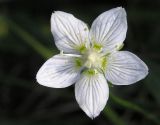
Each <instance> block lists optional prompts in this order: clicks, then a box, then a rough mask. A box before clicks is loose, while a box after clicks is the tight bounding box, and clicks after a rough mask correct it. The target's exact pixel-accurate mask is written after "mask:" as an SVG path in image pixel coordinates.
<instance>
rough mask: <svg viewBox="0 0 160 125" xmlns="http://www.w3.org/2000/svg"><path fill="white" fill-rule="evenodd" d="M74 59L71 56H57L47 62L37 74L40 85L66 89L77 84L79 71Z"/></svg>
mask: <svg viewBox="0 0 160 125" xmlns="http://www.w3.org/2000/svg"><path fill="white" fill-rule="evenodd" d="M74 58H75V57H74V56H71V55H70V56H67V55H55V56H53V57H52V58H50V59H49V60H47V61H46V62H45V63H44V64H43V66H42V67H41V68H40V69H39V71H38V73H37V76H36V79H37V81H38V83H39V84H41V85H44V86H48V87H53V88H64V87H68V86H70V85H72V84H73V83H75V82H76V80H77V79H78V77H79V71H78V69H76V68H75V62H74Z"/></svg>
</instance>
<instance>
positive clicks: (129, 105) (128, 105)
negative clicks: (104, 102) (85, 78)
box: [110, 93, 160, 125]
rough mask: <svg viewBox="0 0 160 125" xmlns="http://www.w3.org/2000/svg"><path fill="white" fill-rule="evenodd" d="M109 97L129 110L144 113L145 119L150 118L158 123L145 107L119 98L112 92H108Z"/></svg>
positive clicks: (159, 122)
mask: <svg viewBox="0 0 160 125" xmlns="http://www.w3.org/2000/svg"><path fill="white" fill-rule="evenodd" d="M110 98H111V99H112V100H113V101H114V102H116V103H118V104H119V105H121V106H123V107H125V108H128V109H131V110H134V111H136V112H138V113H140V114H142V115H144V116H145V117H146V118H147V119H150V120H151V121H153V122H154V123H156V124H157V125H160V120H159V119H158V118H157V117H156V116H155V115H153V114H151V113H149V112H148V111H146V110H145V109H143V108H142V107H140V106H138V105H136V104H134V103H131V102H129V101H126V100H124V99H121V98H120V97H117V96H115V95H113V94H111V93H110Z"/></svg>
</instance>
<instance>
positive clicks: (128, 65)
mask: <svg viewBox="0 0 160 125" xmlns="http://www.w3.org/2000/svg"><path fill="white" fill-rule="evenodd" d="M107 63H108V64H107V68H106V73H105V76H106V78H107V80H109V81H110V82H112V84H115V85H129V84H133V83H135V82H137V81H139V80H141V79H143V78H145V77H146V75H147V74H148V67H147V65H146V64H145V63H144V62H143V61H142V60H141V59H140V58H138V57H137V56H136V55H134V54H133V53H131V52H127V51H117V52H115V53H112V54H111V55H110V56H109V58H108V60H107Z"/></svg>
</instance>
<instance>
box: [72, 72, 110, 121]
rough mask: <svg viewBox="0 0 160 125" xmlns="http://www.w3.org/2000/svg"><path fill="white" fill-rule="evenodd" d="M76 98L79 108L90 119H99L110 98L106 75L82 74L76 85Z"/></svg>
mask: <svg viewBox="0 0 160 125" xmlns="http://www.w3.org/2000/svg"><path fill="white" fill-rule="evenodd" d="M75 96H76V100H77V102H78V104H79V106H80V107H81V108H82V110H83V111H84V112H85V113H86V114H87V115H88V116H89V117H90V118H92V119H93V118H95V117H97V116H98V115H99V114H100V112H101V111H102V110H103V109H104V107H105V105H106V103H107V100H108V97H109V89H108V84H107V81H106V79H105V77H104V75H102V74H99V73H98V74H95V75H90V76H88V75H87V74H82V76H81V78H80V79H79V81H78V82H77V83H76V84H75Z"/></svg>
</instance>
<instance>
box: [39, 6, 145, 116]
mask: <svg viewBox="0 0 160 125" xmlns="http://www.w3.org/2000/svg"><path fill="white" fill-rule="evenodd" d="M51 31H52V34H53V36H54V39H55V44H56V46H57V47H58V49H59V50H60V51H61V53H60V54H58V55H55V56H53V57H51V58H50V59H49V60H47V61H46V62H45V63H44V64H43V66H42V67H41V68H40V70H39V71H38V73H37V76H36V78H37V81H38V83H39V84H41V85H44V86H48V87H53V88H64V87H68V86H70V85H72V84H74V83H75V97H76V100H77V102H78V104H79V106H80V107H81V108H82V110H83V111H84V112H85V113H86V114H87V115H88V116H89V117H90V118H95V117H96V116H98V115H99V114H100V112H101V111H102V110H103V109H104V107H105V105H106V103H107V100H108V96H109V88H108V84H107V81H110V82H111V83H112V84H114V85H130V84H133V83H135V82H137V81H139V80H141V79H143V78H144V77H146V75H147V74H148V68H147V66H146V64H145V63H144V62H143V61H142V60H141V59H139V58H138V57H137V56H136V55H134V54H133V53H131V52H128V51H119V50H120V48H121V46H122V45H123V41H124V40H125V37H126V32H127V20H126V12H125V10H124V9H123V8H121V7H117V8H114V9H111V10H109V11H106V12H104V13H102V14H101V15H100V16H98V17H97V18H96V20H95V21H94V22H93V24H92V26H91V29H90V30H89V29H88V27H87V25H86V24H85V23H84V22H82V21H81V20H79V19H77V18H75V17H74V16H73V15H71V14H69V13H65V12H61V11H56V12H54V13H53V14H52V17H51ZM63 52H64V54H63Z"/></svg>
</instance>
